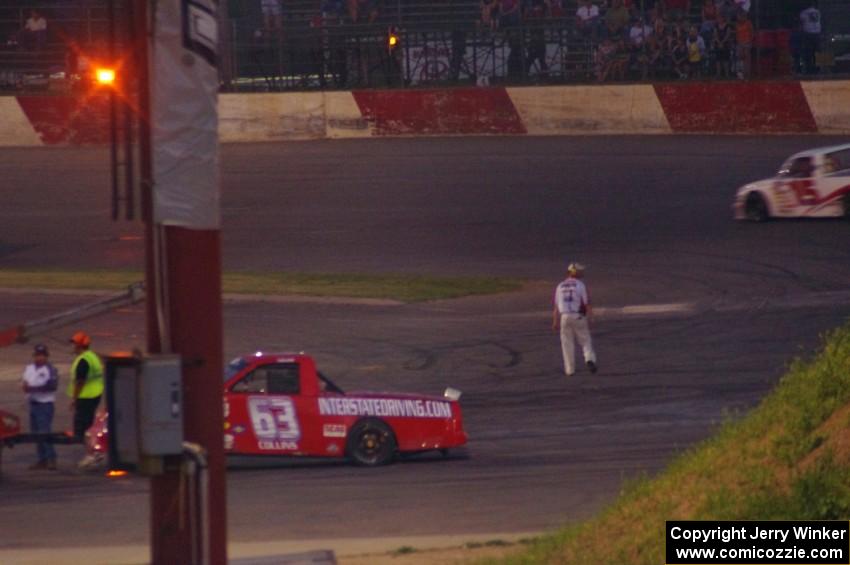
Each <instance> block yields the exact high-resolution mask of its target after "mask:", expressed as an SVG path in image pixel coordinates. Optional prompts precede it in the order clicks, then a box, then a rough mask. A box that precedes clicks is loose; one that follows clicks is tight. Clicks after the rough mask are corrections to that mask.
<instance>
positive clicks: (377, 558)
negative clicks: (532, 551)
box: [337, 543, 524, 565]
mask: <svg viewBox="0 0 850 565" xmlns="http://www.w3.org/2000/svg"><path fill="white" fill-rule="evenodd" d="M523 548H524V545H523V544H520V543H515V544H505V545H498V546H489V545H481V546H480V547H479V546H478V545H475V546H474V547H467V546H461V547H448V548H442V549H424V550H417V549H409V550H408V549H404V548H403V549H400V550H396V551H393V552H389V553H373V554H364V555H340V556H338V557H337V562H338V563H339V565H459V564H462V563H470V562H472V561H474V560H478V559H499V558H503V557H507V556H509V555H512V554H515V553H519V552H521V551H522V550H523Z"/></svg>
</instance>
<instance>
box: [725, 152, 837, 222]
mask: <svg viewBox="0 0 850 565" xmlns="http://www.w3.org/2000/svg"><path fill="white" fill-rule="evenodd" d="M732 208H733V210H734V213H735V219H736V220H750V221H753V222H763V221H765V220H768V219H770V218H835V217H844V218H847V219H850V143H849V144H845V145H835V146H832V147H822V148H820V149H810V150H809V151H801V152H800V153H796V154H794V155H792V156H791V157H789V158H788V160H787V161H785V162H784V163H783V164H782V167H781V168H780V169H779V172H777V173H776V176H774V177H772V178H769V179H763V180H760V181H756V182H753V183H750V184H747V185H744V186H742V187H741V188H739V189H738V192H737V193H736V195H735V203H734V204H733V206H732Z"/></svg>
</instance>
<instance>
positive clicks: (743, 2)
mask: <svg viewBox="0 0 850 565" xmlns="http://www.w3.org/2000/svg"><path fill="white" fill-rule="evenodd" d="M751 5H752V2H751V0H735V9H736V10H738V11H741V10H743V11H744V12H746V13H747V15H749V13H750V6H751Z"/></svg>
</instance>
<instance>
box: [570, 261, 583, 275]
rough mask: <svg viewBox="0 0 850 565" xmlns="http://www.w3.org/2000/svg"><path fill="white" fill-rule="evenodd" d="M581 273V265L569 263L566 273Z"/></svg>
mask: <svg viewBox="0 0 850 565" xmlns="http://www.w3.org/2000/svg"><path fill="white" fill-rule="evenodd" d="M583 271H584V265H582V264H581V263H570V265H569V266H568V267H567V272H568V273H573V274H575V273H581V272H583Z"/></svg>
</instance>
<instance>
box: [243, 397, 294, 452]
mask: <svg viewBox="0 0 850 565" xmlns="http://www.w3.org/2000/svg"><path fill="white" fill-rule="evenodd" d="M248 410H249V411H250V412H251V424H252V425H253V426H254V434H255V435H256V436H257V439H265V440H276V439H277V440H288V441H298V440H299V439H301V427H300V426H299V425H298V417H297V416H296V414H295V405H294V404H293V403H292V400H291V399H289V398H286V397H277V398H265V397H253V398H249V399H248Z"/></svg>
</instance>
